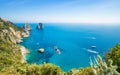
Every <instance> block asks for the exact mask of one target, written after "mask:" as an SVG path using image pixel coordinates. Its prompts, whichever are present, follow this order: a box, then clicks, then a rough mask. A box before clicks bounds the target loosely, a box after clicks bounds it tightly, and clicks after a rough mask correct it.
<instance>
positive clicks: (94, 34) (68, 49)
mask: <svg viewBox="0 0 120 75" xmlns="http://www.w3.org/2000/svg"><path fill="white" fill-rule="evenodd" d="M16 25H17V26H20V27H23V25H24V23H16ZM30 26H31V28H32V30H31V31H30V36H29V37H26V38H23V41H24V42H21V43H20V45H23V46H25V47H26V48H27V49H28V50H29V52H30V53H29V54H28V55H27V56H26V60H27V62H28V63H29V64H32V63H37V64H41V63H43V62H48V63H52V64H55V65H59V66H60V67H61V68H62V69H63V70H64V71H69V70H70V69H71V68H79V67H87V66H89V60H90V59H89V58H90V57H92V58H93V57H94V56H96V55H97V54H96V53H95V52H97V53H98V54H100V55H101V56H104V53H105V52H108V49H109V48H112V47H114V45H115V44H116V43H119V42H120V35H119V33H120V30H119V27H120V26H117V25H115V26H104V25H102V26H99V25H90V24H78V25H77V24H70V25H69V24H57V23H56V24H52V23H45V24H44V29H43V30H37V29H36V26H37V23H31V24H30ZM54 46H57V47H58V48H59V49H60V51H61V54H57V53H56V52H55V51H54ZM92 46H96V48H92ZM39 48H44V49H45V52H44V53H39V52H38V49H39Z"/></svg>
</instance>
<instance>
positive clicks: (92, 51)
mask: <svg viewBox="0 0 120 75" xmlns="http://www.w3.org/2000/svg"><path fill="white" fill-rule="evenodd" d="M88 52H91V53H95V54H98V52H97V51H94V50H90V49H88Z"/></svg>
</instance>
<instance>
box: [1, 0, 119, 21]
mask: <svg viewBox="0 0 120 75" xmlns="http://www.w3.org/2000/svg"><path fill="white" fill-rule="evenodd" d="M0 17H1V18H5V19H7V20H10V21H12V22H19V23H20V22H46V23H48V22H52V23H54V22H55V23H56V22H59V23H120V0H0Z"/></svg>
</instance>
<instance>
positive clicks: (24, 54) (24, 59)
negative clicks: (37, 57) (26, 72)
mask: <svg viewBox="0 0 120 75" xmlns="http://www.w3.org/2000/svg"><path fill="white" fill-rule="evenodd" d="M20 51H21V55H22V59H21V63H24V62H26V55H27V54H28V53H29V51H28V49H26V48H25V47H24V46H21V45H20Z"/></svg>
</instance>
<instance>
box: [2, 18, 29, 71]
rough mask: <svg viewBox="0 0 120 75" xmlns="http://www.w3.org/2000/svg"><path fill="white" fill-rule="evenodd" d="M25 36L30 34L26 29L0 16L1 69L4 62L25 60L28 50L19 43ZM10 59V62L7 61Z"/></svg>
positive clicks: (11, 62)
mask: <svg viewBox="0 0 120 75" xmlns="http://www.w3.org/2000/svg"><path fill="white" fill-rule="evenodd" d="M24 36H28V34H27V32H26V31H24V29H22V28H20V27H17V26H16V25H15V24H13V23H12V22H9V21H6V20H4V19H2V18H0V60H1V61H0V66H1V67H0V70H1V69H2V66H3V65H2V64H9V63H10V64H13V63H16V62H22V63H23V62H25V55H26V53H28V51H27V50H26V49H25V48H24V47H23V46H20V45H18V44H17V43H20V42H22V38H23V37H24ZM8 61H9V63H6V62H8ZM10 64H9V65H10ZM5 66H6V65H5Z"/></svg>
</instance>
